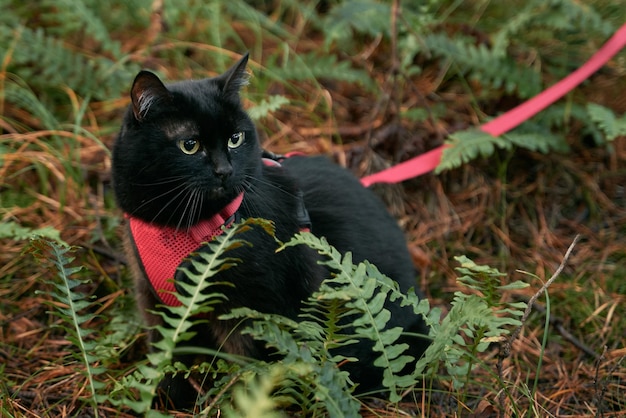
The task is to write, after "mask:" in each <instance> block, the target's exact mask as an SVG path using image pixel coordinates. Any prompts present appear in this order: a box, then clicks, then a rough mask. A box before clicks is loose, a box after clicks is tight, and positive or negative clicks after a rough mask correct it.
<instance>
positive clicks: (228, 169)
mask: <svg viewBox="0 0 626 418" xmlns="http://www.w3.org/2000/svg"><path fill="white" fill-rule="evenodd" d="M213 173H214V174H215V177H217V178H219V179H220V180H226V179H227V178H228V177H230V175H231V174H232V173H233V166H232V165H230V164H229V163H224V164H217V165H215V167H214V168H213Z"/></svg>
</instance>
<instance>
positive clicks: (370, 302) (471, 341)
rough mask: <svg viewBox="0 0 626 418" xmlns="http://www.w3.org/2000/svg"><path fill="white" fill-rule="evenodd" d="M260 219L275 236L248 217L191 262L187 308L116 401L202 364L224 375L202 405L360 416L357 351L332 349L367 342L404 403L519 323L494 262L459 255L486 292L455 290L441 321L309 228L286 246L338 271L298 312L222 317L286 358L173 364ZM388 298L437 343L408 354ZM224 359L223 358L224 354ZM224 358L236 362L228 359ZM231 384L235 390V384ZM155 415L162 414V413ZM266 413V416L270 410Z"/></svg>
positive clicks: (458, 374) (464, 373)
mask: <svg viewBox="0 0 626 418" xmlns="http://www.w3.org/2000/svg"><path fill="white" fill-rule="evenodd" d="M253 225H254V226H256V227H259V226H260V227H262V228H264V229H265V231H266V232H267V233H269V234H273V230H272V227H271V224H269V223H267V222H266V221H261V220H257V219H249V220H246V221H243V223H240V224H237V225H234V226H233V227H232V228H230V229H228V230H227V231H226V232H225V233H224V234H222V235H221V236H219V237H218V238H216V240H215V241H214V242H212V243H210V244H209V245H211V247H212V249H213V252H211V253H205V252H203V253H202V254H203V256H202V258H203V259H202V261H199V262H197V263H195V268H196V269H197V270H198V271H200V272H201V273H199V274H190V272H187V273H188V274H189V275H190V279H191V283H190V284H186V285H184V286H185V288H186V291H187V292H188V293H189V296H181V299H182V302H183V306H181V307H177V308H168V314H167V315H166V314H162V317H163V319H164V321H165V322H166V323H167V326H165V327H157V330H158V331H159V332H160V333H161V335H162V336H163V339H162V340H160V341H159V342H158V343H156V344H155V345H154V349H155V351H154V352H153V353H151V354H150V355H149V356H148V363H147V364H140V365H139V366H138V369H137V371H136V372H135V373H134V374H133V375H130V376H126V378H125V379H124V381H123V382H122V383H121V384H120V385H118V386H117V389H116V391H115V393H114V396H121V398H119V399H117V400H115V401H114V402H115V403H116V404H125V405H127V406H130V407H132V408H133V410H134V411H135V412H137V413H147V412H149V411H150V406H151V400H152V398H153V396H154V394H155V389H156V384H157V383H158V381H160V379H161V378H162V377H163V376H164V374H165V373H169V372H174V373H189V372H192V371H200V372H202V373H209V374H212V375H213V376H224V377H223V378H221V379H218V380H217V381H216V382H215V383H214V386H213V387H212V388H210V389H209V391H208V393H207V397H208V398H209V399H211V400H212V401H211V404H210V406H209V407H208V409H207V410H205V413H211V411H213V410H214V409H215V408H220V409H221V408H223V409H224V410H225V411H230V413H233V414H235V413H236V414H244V413H245V412H246V411H247V410H248V408H253V406H252V405H255V406H254V407H257V408H262V409H264V410H266V411H267V412H268V414H270V415H271V414H273V413H275V411H279V410H280V409H283V408H286V407H289V408H290V409H293V408H299V409H300V410H301V411H302V413H304V414H307V415H308V414H311V415H316V414H329V415H330V416H335V417H344V416H345V417H351V416H354V417H356V416H358V414H359V408H360V405H359V402H357V400H356V399H355V398H354V397H353V395H352V391H353V385H352V383H351V382H350V380H349V376H348V375H347V373H346V372H345V371H342V370H341V368H340V367H339V365H340V364H341V363H343V362H346V361H354V360H355V359H351V358H345V357H342V356H338V355H336V354H335V353H334V349H336V348H338V347H341V346H345V345H349V344H355V343H357V342H358V341H359V340H371V341H372V342H373V344H374V345H373V350H374V351H375V352H377V354H378V358H377V359H376V361H375V364H376V365H378V366H379V367H381V368H382V369H383V371H384V379H383V382H382V383H383V385H384V386H385V387H386V388H387V389H388V390H389V391H390V400H391V401H392V402H398V401H399V400H400V399H401V393H403V392H404V391H406V390H407V389H410V388H411V387H413V386H415V385H416V384H417V382H418V381H419V380H422V379H423V378H425V377H426V376H434V375H435V373H436V371H437V370H438V368H439V364H440V363H442V364H443V365H444V366H445V368H446V370H447V372H448V374H449V375H450V376H451V378H452V379H453V381H454V384H455V386H457V387H461V386H463V384H464V382H465V381H467V379H469V373H470V372H471V371H472V370H473V368H474V367H475V363H474V362H473V361H474V359H475V358H476V356H477V355H478V354H479V353H481V352H484V351H485V350H486V349H487V347H488V346H489V345H490V344H491V343H492V342H494V341H498V340H499V339H500V338H502V336H503V335H505V334H506V333H508V327H509V326H512V325H518V324H519V321H517V320H516V319H515V317H516V316H520V315H521V313H520V311H519V309H520V308H521V307H523V306H522V305H523V304H506V305H503V304H501V303H499V298H500V296H501V291H502V290H504V289H510V288H513V287H515V288H519V287H520V286H521V284H519V283H514V284H510V285H507V286H501V285H499V284H496V283H495V280H496V279H498V278H499V277H500V276H501V274H499V273H497V271H495V270H493V269H491V268H489V267H480V266H476V265H475V264H473V263H471V262H470V261H469V260H467V259H465V258H463V259H461V261H462V262H463V265H462V267H461V268H460V271H461V272H462V273H465V274H466V276H464V277H462V278H460V279H459V280H460V281H462V282H463V283H464V284H465V285H467V286H469V287H471V288H473V289H476V290H480V291H482V292H483V293H484V294H485V295H486V298H482V297H479V296H477V295H466V294H462V293H457V294H456V295H455V300H454V301H453V303H452V305H453V307H452V309H451V311H450V313H449V314H448V315H447V316H446V318H445V319H443V321H440V316H441V312H440V310H439V309H432V310H431V309H430V307H429V303H428V301H427V300H426V299H423V300H419V299H418V298H417V297H416V295H415V294H414V293H412V292H409V293H408V294H403V293H402V292H400V291H399V290H398V288H397V284H396V283H395V282H393V281H392V280H390V279H389V278H387V277H385V276H384V275H382V274H381V273H380V272H379V271H378V270H377V269H376V267H375V266H372V265H371V264H369V263H367V262H362V263H359V264H357V265H354V264H353V263H352V260H351V256H350V254H349V253H348V254H345V255H341V254H340V253H339V252H337V250H335V249H334V248H333V247H331V246H330V245H328V243H327V242H326V241H325V240H324V239H323V238H322V239H320V238H317V237H315V236H314V235H312V234H310V233H299V234H297V235H296V236H295V237H294V238H292V239H291V240H290V241H289V242H287V243H285V244H284V245H283V246H282V247H281V249H284V248H286V247H288V246H294V245H307V246H309V247H311V248H313V249H314V250H315V251H317V252H318V253H319V254H321V255H322V256H323V260H322V261H321V263H322V264H324V265H326V266H327V267H328V268H329V269H330V270H331V271H334V272H335V273H334V274H333V275H332V276H331V277H329V278H328V279H327V280H326V281H325V282H324V283H323V284H322V286H321V287H320V289H319V290H318V291H317V292H315V293H314V294H313V295H311V297H310V298H309V299H308V300H307V302H306V307H305V308H304V309H303V311H302V314H301V320H299V321H297V322H296V321H293V320H290V319H287V318H284V317H281V316H278V315H271V314H265V313H260V312H256V311H253V310H250V309H248V308H238V309H235V310H233V311H232V312H231V313H230V314H227V315H223V316H222V317H220V320H229V321H232V320H242V321H243V320H251V321H252V322H251V325H250V326H249V327H247V328H245V329H244V330H243V331H242V332H243V333H247V334H249V335H251V336H252V337H253V338H254V339H256V340H261V341H264V342H265V343H266V345H267V346H268V347H271V348H272V349H274V350H275V351H276V352H277V353H278V354H280V355H281V356H282V360H281V361H280V362H276V363H274V362H272V363H265V362H259V361H253V360H251V359H234V358H233V357H232V356H229V355H227V354H224V353H219V352H215V351H207V350H205V349H202V348H193V349H192V350H193V351H194V352H195V351H196V350H197V352H198V353H205V354H207V353H208V354H211V355H213V356H215V360H214V361H211V362H209V363H203V364H201V365H198V366H195V367H194V368H192V369H191V370H190V369H187V368H186V367H184V366H183V365H182V364H170V362H171V359H172V356H173V353H174V352H175V351H176V345H177V343H179V342H181V341H185V340H187V339H189V338H191V337H192V335H193V334H192V333H190V329H191V326H192V325H193V323H194V321H195V320H197V319H194V317H195V316H196V315H197V314H199V313H203V312H204V313H206V312H209V311H212V310H213V307H214V305H215V304H216V303H219V302H220V300H221V298H222V296H221V295H220V294H219V293H211V292H210V287H211V286H212V284H211V280H208V279H210V278H211V277H212V276H213V275H215V274H217V273H218V272H219V271H220V270H222V269H226V268H231V267H234V266H235V265H236V263H238V262H241V260H236V259H233V258H230V257H228V251H229V250H230V249H233V248H237V247H238V246H241V245H247V244H246V243H245V241H242V240H241V239H240V238H238V236H239V234H240V233H241V232H242V231H246V230H248V229H249V228H251V227H253ZM387 299H391V300H400V301H401V304H402V305H405V306H411V307H412V309H413V311H414V312H415V314H417V315H423V316H424V317H425V318H426V320H427V322H428V324H429V325H430V326H431V327H432V331H431V334H430V337H431V338H433V343H432V345H431V346H430V347H429V348H428V349H427V351H426V353H425V355H424V357H422V358H421V359H413V358H411V357H410V356H407V355H405V354H404V352H405V351H406V349H407V346H406V344H397V340H398V338H399V337H400V335H401V334H402V329H399V328H387V326H386V324H387V321H388V320H389V318H390V316H389V315H390V314H389V312H388V311H387V310H386V309H385V308H384V302H385V300H387ZM219 359H222V360H219ZM223 360H235V361H234V363H233V362H230V363H229V362H226V361H223ZM413 360H418V361H417V364H416V367H415V369H414V371H413V373H410V374H409V375H406V376H400V375H399V374H398V373H399V372H400V371H401V370H402V369H404V367H405V366H406V365H407V363H409V362H410V361H413ZM231 387H232V389H229V388H231ZM129 388H130V389H135V390H138V392H139V395H138V399H137V400H133V399H132V396H129V393H130V392H129V391H128V389H129ZM150 413H151V414H154V415H155V416H156V415H157V412H156V411H151V412H150ZM270 415H268V416H270Z"/></svg>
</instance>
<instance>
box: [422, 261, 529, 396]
mask: <svg viewBox="0 0 626 418" xmlns="http://www.w3.org/2000/svg"><path fill="white" fill-rule="evenodd" d="M457 260H458V261H459V262H461V264H462V265H461V267H459V268H458V269H457V270H459V272H461V273H463V274H465V275H464V276H463V277H461V278H460V279H459V282H460V283H461V284H465V285H467V286H469V287H471V288H473V289H476V290H478V291H480V292H482V293H484V294H486V295H488V296H487V297H485V296H479V295H475V294H472V295H467V294H464V293H461V292H456V293H455V294H454V300H453V301H452V303H451V305H452V308H451V309H450V312H449V313H448V315H446V317H445V318H444V319H443V320H442V321H441V322H440V323H439V322H438V321H437V320H436V319H435V318H430V320H427V323H428V325H430V326H431V333H430V335H431V336H432V338H433V341H432V343H431V345H430V346H429V347H428V348H427V349H426V352H425V353H424V356H423V357H422V358H421V359H420V360H419V361H418V364H417V367H416V370H420V369H424V368H425V367H426V366H427V365H428V364H436V363H437V362H441V363H443V364H444V365H445V367H446V369H447V371H448V374H449V375H450V376H451V378H452V381H453V383H454V386H455V387H457V388H458V387H462V386H463V385H464V384H465V382H466V379H464V378H466V377H467V375H468V373H469V372H470V371H471V370H472V369H473V367H474V356H475V354H476V353H480V352H484V351H485V350H486V349H487V348H488V347H489V346H490V345H491V343H493V342H494V341H500V340H501V339H502V337H503V336H504V335H506V334H509V333H510V329H512V328H513V327H515V326H519V325H521V322H520V320H519V319H518V318H521V317H522V315H523V313H524V309H525V307H526V305H525V304H524V303H515V304H509V303H502V302H500V298H501V296H502V291H503V290H505V289H507V288H510V287H514V288H523V287H526V286H527V284H525V283H522V282H515V283H511V284H509V285H506V286H501V285H499V284H496V283H499V280H500V277H501V276H502V273H499V272H498V271H497V270H495V269H493V268H491V267H488V266H478V265H476V264H475V263H473V262H472V261H471V260H469V259H468V258H467V257H459V258H457ZM433 319H435V320H434V321H433ZM463 337H465V338H463ZM431 370H436V368H431ZM417 377H419V376H416V378H417Z"/></svg>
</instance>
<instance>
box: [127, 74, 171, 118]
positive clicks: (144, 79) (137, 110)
mask: <svg viewBox="0 0 626 418" xmlns="http://www.w3.org/2000/svg"><path fill="white" fill-rule="evenodd" d="M169 95H170V92H169V91H168V90H167V88H166V87H165V85H164V84H163V82H162V81H161V80H160V79H159V77H157V76H156V75H155V74H153V73H151V72H150V71H141V72H139V74H137V77H135V81H134V82H133V87H132V88H131V89H130V98H131V99H132V102H133V113H134V115H135V119H137V120H138V121H141V120H142V119H143V118H145V117H146V115H147V114H148V111H149V110H150V106H152V105H153V104H154V103H155V102H157V101H160V100H162V99H165V98H168V97H169Z"/></svg>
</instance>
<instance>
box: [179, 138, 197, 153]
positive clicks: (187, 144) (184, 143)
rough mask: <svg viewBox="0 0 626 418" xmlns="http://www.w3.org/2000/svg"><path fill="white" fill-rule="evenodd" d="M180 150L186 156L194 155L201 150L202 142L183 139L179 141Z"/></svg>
mask: <svg viewBox="0 0 626 418" xmlns="http://www.w3.org/2000/svg"><path fill="white" fill-rule="evenodd" d="M178 148H180V150H181V151H182V152H184V153H185V154H188V155H192V154H195V153H196V152H198V150H199V149H200V142H199V141H197V140H195V139H181V140H179V141H178Z"/></svg>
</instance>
